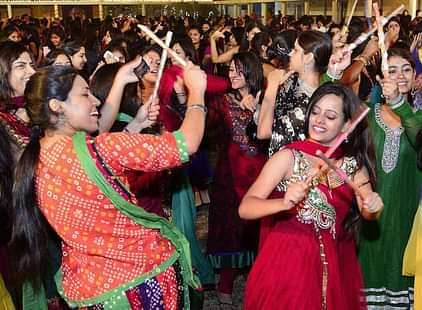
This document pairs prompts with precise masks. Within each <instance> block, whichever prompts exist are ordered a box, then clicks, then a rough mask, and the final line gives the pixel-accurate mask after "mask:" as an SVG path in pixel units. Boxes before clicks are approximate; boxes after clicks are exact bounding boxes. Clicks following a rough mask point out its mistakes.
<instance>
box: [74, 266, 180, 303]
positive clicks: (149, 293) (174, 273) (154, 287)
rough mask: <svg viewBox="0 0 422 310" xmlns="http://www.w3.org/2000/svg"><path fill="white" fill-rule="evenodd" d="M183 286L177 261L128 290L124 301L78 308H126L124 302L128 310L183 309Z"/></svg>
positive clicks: (123, 297)
mask: <svg viewBox="0 0 422 310" xmlns="http://www.w3.org/2000/svg"><path fill="white" fill-rule="evenodd" d="M181 287H183V283H182V277H181V275H180V267H179V265H178V264H177V263H175V264H174V265H173V266H172V267H171V268H168V269H167V270H166V271H164V272H163V273H161V274H160V275H158V276H156V277H153V278H151V279H148V280H146V281H145V282H143V283H141V284H139V285H137V286H135V287H132V288H130V289H128V290H126V291H125V292H124V294H123V296H122V297H121V299H124V301H123V302H119V303H115V304H113V302H112V301H106V302H104V303H100V304H95V305H92V306H89V307H80V308H76V309H80V310H103V309H113V308H115V309H117V310H124V309H122V308H121V306H122V304H123V305H126V309H127V310H129V309H133V310H140V309H142V310H164V309H183V289H181ZM168 296H176V298H168ZM126 309H125V310H126Z"/></svg>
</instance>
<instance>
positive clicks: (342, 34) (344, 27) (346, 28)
mask: <svg viewBox="0 0 422 310" xmlns="http://www.w3.org/2000/svg"><path fill="white" fill-rule="evenodd" d="M357 4H358V0H355V2H354V3H353V6H352V10H351V11H350V14H349V18H348V19H347V23H346V24H344V26H343V28H342V29H341V36H344V35H346V33H347V31H348V30H349V26H350V22H351V21H352V17H353V15H354V14H355V10H356V6H357Z"/></svg>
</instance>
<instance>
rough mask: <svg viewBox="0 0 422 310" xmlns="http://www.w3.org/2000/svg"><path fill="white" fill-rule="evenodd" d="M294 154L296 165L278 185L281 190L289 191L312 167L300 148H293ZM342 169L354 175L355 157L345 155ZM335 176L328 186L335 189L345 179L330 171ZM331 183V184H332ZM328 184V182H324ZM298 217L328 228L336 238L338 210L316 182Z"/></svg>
mask: <svg viewBox="0 0 422 310" xmlns="http://www.w3.org/2000/svg"><path fill="white" fill-rule="evenodd" d="M292 152H293V155H294V166H293V173H292V176H291V177H290V179H288V180H284V181H281V182H280V183H279V185H278V187H279V190H280V191H283V192H285V191H287V187H288V185H289V184H290V183H291V182H299V181H304V180H305V179H306V177H307V176H308V174H309V171H310V169H311V167H312V166H311V163H310V162H309V161H308V160H307V159H306V157H305V156H304V155H303V154H302V153H301V152H300V151H298V150H294V149H293V150H292ZM340 169H342V170H344V171H345V172H346V173H347V175H349V176H351V175H353V174H354V173H355V172H356V170H357V162H356V160H355V159H354V158H353V157H344V159H343V162H342V165H341V167H340ZM330 173H331V174H332V175H334V177H330V179H333V180H332V181H331V182H328V183H329V184H328V186H330V187H331V186H332V189H335V188H336V187H338V186H341V185H342V184H344V183H343V181H342V180H341V179H340V178H338V177H337V178H336V176H337V175H336V174H335V173H333V172H332V171H331V172H330ZM318 182H319V183H320V184H321V183H322V184H324V183H326V182H324V181H322V180H321V181H320V179H319V180H317V183H318ZM330 183H331V185H330ZM324 185H326V186H327V184H324ZM330 191H331V189H330ZM296 217H297V219H298V221H299V222H301V223H303V224H313V225H316V226H317V227H318V228H319V229H328V230H329V231H330V233H331V234H332V236H333V238H335V234H336V211H335V208H334V207H333V206H332V205H331V203H330V202H329V199H328V198H327V196H326V194H325V193H324V192H323V191H322V190H321V188H320V187H319V186H318V185H317V184H316V185H315V186H314V187H312V188H311V190H310V191H309V193H308V197H307V199H306V200H305V201H304V202H303V203H302V204H301V205H300V206H298V208H297V216H296Z"/></svg>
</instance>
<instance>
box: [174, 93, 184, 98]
mask: <svg viewBox="0 0 422 310" xmlns="http://www.w3.org/2000/svg"><path fill="white" fill-rule="evenodd" d="M176 96H177V97H186V94H185V93H176Z"/></svg>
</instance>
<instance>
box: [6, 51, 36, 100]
mask: <svg viewBox="0 0 422 310" xmlns="http://www.w3.org/2000/svg"><path fill="white" fill-rule="evenodd" d="M33 67H34V63H33V62H32V59H31V56H29V53H27V52H23V53H22V54H21V55H20V56H19V57H18V59H16V60H15V61H14V62H13V63H12V70H11V71H10V75H9V83H10V86H11V87H12V89H13V96H14V97H16V96H23V95H24V92H25V87H26V83H28V81H29V78H30V77H31V76H32V75H33V74H34V73H35V70H34V68H33Z"/></svg>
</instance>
